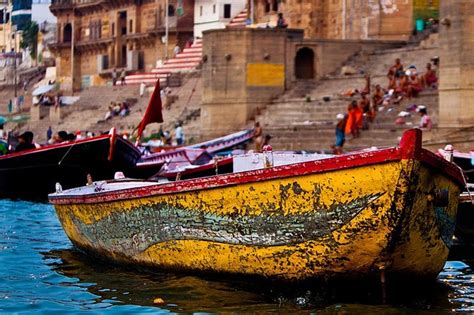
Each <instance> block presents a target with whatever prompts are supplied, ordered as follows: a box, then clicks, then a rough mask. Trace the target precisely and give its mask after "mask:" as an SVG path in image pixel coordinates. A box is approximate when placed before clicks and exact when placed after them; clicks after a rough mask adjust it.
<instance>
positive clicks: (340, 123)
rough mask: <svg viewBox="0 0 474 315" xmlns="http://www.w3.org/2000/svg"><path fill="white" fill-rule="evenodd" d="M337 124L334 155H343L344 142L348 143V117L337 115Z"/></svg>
mask: <svg viewBox="0 0 474 315" xmlns="http://www.w3.org/2000/svg"><path fill="white" fill-rule="evenodd" d="M336 119H337V124H336V143H335V145H334V147H333V151H334V154H342V147H343V146H344V142H346V134H345V129H346V121H347V116H345V115H344V114H341V113H339V114H337V115H336Z"/></svg>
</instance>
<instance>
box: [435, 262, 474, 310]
mask: <svg viewBox="0 0 474 315" xmlns="http://www.w3.org/2000/svg"><path fill="white" fill-rule="evenodd" d="M438 279H439V281H440V282H443V283H445V284H447V285H448V286H449V287H451V289H452V290H450V292H449V294H448V298H449V301H450V302H451V303H452V304H453V306H454V307H453V310H454V311H457V312H470V313H472V312H474V273H473V271H472V269H471V268H470V267H469V265H467V264H465V263H463V262H460V261H450V262H447V263H446V265H445V268H444V270H443V272H441V273H440V274H439V276H438Z"/></svg>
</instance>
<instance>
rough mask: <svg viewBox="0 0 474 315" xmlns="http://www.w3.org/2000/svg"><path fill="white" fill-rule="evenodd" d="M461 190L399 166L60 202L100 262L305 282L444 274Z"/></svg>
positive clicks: (438, 176)
mask: <svg viewBox="0 0 474 315" xmlns="http://www.w3.org/2000/svg"><path fill="white" fill-rule="evenodd" d="M401 156H403V154H401ZM190 183H191V182H190ZM441 189H444V190H447V191H448V197H449V198H448V203H447V204H446V205H445V206H443V207H439V206H437V205H436V204H435V203H436V202H434V201H433V198H432V196H433V194H434V192H435V191H437V190H441ZM459 192H460V188H459V183H456V182H455V181H454V180H453V179H452V178H450V177H449V176H446V174H443V172H439V171H435V170H434V169H433V168H432V167H430V166H429V165H427V164H426V163H422V162H421V161H419V160H417V159H411V158H406V159H404V158H401V159H400V160H398V161H391V162H390V161H389V162H381V163H377V164H373V165H367V166H359V167H351V168H347V169H340V170H334V171H331V172H320V173H310V174H305V175H299V176H297V175H294V176H288V177H285V178H262V179H261V180H259V181H252V182H247V183H240V184H238V185H227V186H222V187H211V188H208V189H195V190H190V191H180V192H174V193H162V194H152V195H149V196H134V197H130V198H119V197H117V199H116V200H108V201H104V202H94V201H90V202H89V201H87V202H76V201H71V202H67V197H64V198H63V199H62V200H60V199H59V198H58V199H57V200H56V201H55V199H54V198H52V200H51V201H52V202H53V203H55V207H56V211H57V214H58V216H59V219H60V221H61V223H62V225H63V228H64V230H65V231H66V233H67V235H68V236H69V238H70V239H71V240H72V241H73V243H74V244H75V245H76V246H77V247H79V248H81V249H83V250H86V251H91V252H94V253H95V254H96V255H100V256H101V257H106V258H109V259H112V260H116V261H120V262H124V263H128V264H131V265H147V266H156V267H159V268H171V269H181V270H195V271H206V272H207V271H214V272H224V273H236V274H246V275H259V276H264V277H269V278H279V279H283V280H304V279H307V278H314V277H328V276H332V275H338V276H340V275H342V276H344V275H347V276H351V277H353V276H372V275H376V274H378V273H379V272H380V270H381V269H384V270H385V271H386V273H387V274H390V273H392V274H404V275H408V276H419V277H435V276H436V275H437V274H438V273H439V271H440V270H441V269H442V267H443V264H444V262H445V261H446V258H447V255H448V252H449V246H450V244H449V240H450V239H451V237H452V233H453V224H452V222H454V220H455V217H456V209H457V203H458V197H459ZM131 194H132V195H133V192H131ZM99 195H100V194H99ZM123 195H125V193H121V194H118V195H117V196H123ZM91 198H96V197H91Z"/></svg>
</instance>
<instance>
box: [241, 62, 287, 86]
mask: <svg viewBox="0 0 474 315" xmlns="http://www.w3.org/2000/svg"><path fill="white" fill-rule="evenodd" d="M284 84H285V65H283V64H267V63H249V64H248V65H247V86H261V87H265V86H275V87H282V86H284Z"/></svg>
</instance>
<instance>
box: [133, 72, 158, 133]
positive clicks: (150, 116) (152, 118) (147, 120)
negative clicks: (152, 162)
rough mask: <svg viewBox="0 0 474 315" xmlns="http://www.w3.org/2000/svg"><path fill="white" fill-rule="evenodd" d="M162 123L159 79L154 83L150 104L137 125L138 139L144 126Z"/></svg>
mask: <svg viewBox="0 0 474 315" xmlns="http://www.w3.org/2000/svg"><path fill="white" fill-rule="evenodd" d="M154 122H156V123H162V122H163V114H162V112H161V96H160V79H158V80H157V81H156V85H155V90H154V91H153V94H151V98H150V102H149V103H148V107H147V108H146V112H145V116H143V119H142V121H141V122H140V124H139V125H138V136H137V138H138V139H140V138H141V137H142V133H143V130H144V129H145V127H146V125H148V124H151V123H154Z"/></svg>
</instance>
